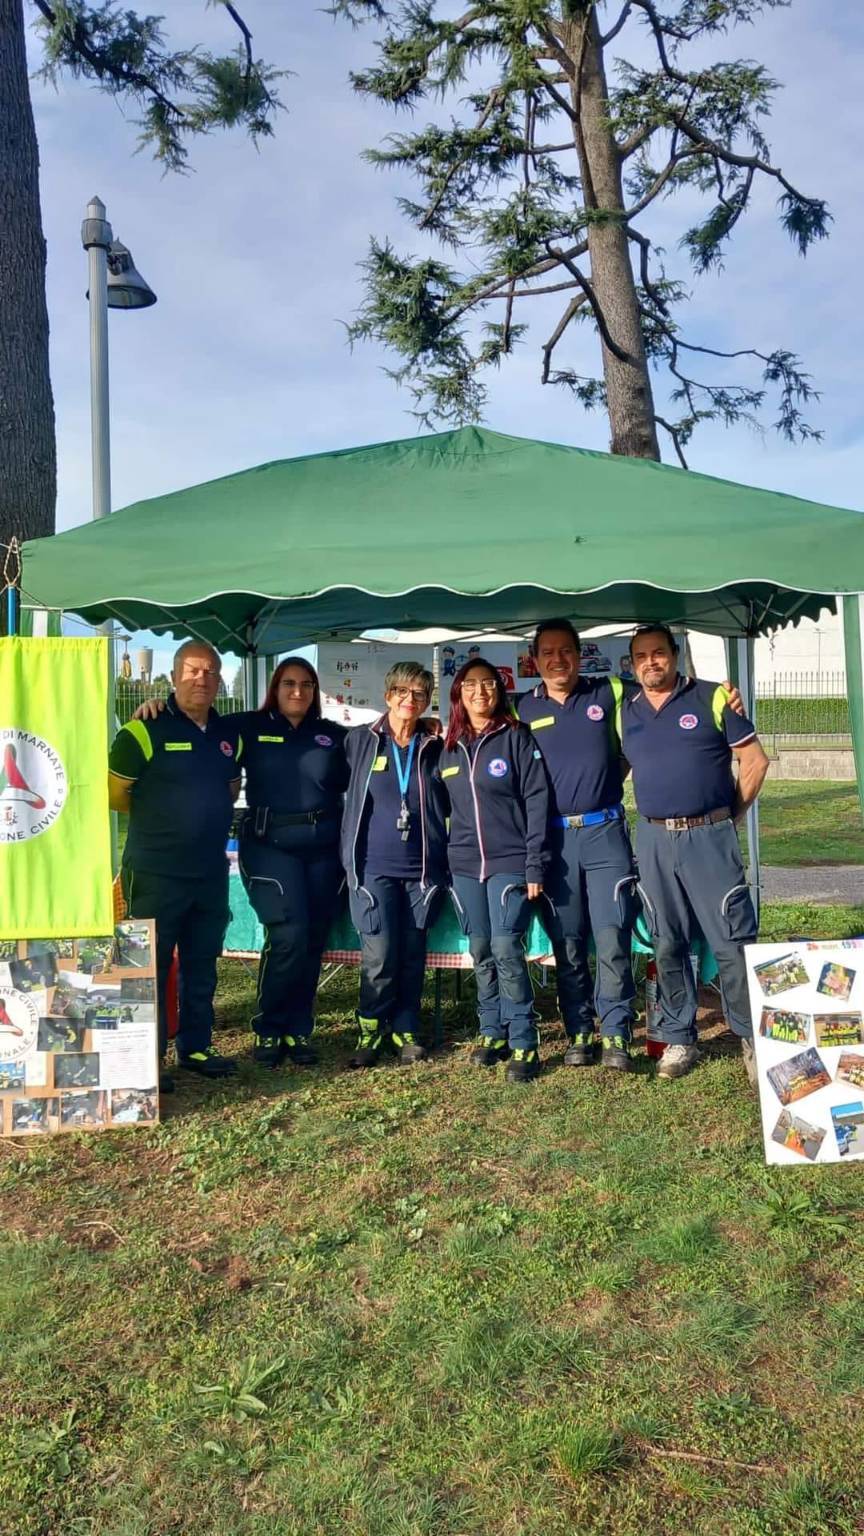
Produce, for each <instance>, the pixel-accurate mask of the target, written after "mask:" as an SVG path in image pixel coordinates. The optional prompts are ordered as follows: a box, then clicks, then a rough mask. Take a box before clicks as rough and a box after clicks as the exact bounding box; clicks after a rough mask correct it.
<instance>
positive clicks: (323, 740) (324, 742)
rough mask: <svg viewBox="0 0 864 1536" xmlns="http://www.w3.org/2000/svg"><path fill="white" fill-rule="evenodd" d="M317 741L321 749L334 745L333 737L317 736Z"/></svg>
mask: <svg viewBox="0 0 864 1536" xmlns="http://www.w3.org/2000/svg"><path fill="white" fill-rule="evenodd" d="M315 740H316V742H317V743H318V746H319V747H332V745H333V737H332V736H316V737H315Z"/></svg>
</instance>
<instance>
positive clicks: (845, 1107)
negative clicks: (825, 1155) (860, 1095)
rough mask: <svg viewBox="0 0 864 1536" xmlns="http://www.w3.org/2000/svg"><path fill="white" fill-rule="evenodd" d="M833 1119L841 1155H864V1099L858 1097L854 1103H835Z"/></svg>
mask: <svg viewBox="0 0 864 1536" xmlns="http://www.w3.org/2000/svg"><path fill="white" fill-rule="evenodd" d="M831 1119H832V1121H833V1122H834V1135H835V1136H836V1137H837V1150H838V1152H839V1153H840V1156H841V1157H861V1156H862V1155H864V1101H862V1100H861V1099H856V1100H855V1101H854V1102H853V1103H852V1104H833V1105H832V1106H831Z"/></svg>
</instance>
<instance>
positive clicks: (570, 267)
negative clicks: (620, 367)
mask: <svg viewBox="0 0 864 1536" xmlns="http://www.w3.org/2000/svg"><path fill="white" fill-rule="evenodd" d="M546 249H547V251H548V252H549V254H550V256H555V257H557V259H558V261H560V262H561V263H562V264H563V265H564V266H565V267H566V268H567V271H568V272H572V274H573V276H574V277H575V278H576V281H577V282H578V283H579V285H580V287H581V288H582V291H583V293H584V294H585V297H586V299H587V300H588V303H589V304H590V305H591V310H592V313H593V315H594V319H595V320H596V321H597V329H598V330H599V332H600V335H601V336H602V338H603V342H604V344H605V346H606V347H608V349H609V351H610V352H611V353H612V355H613V357H617V359H618V361H619V362H620V363H630V362H632V361H633V359H632V358H631V356H630V353H629V352H625V351H624V348H623V347H619V345H618V343H617V341H615V340H614V339H613V337H612V335H611V333H610V331H609V327H608V325H607V324H606V316H605V315H604V313H603V310H602V307H601V305H600V300H599V299H598V297H597V295H596V293H595V292H594V287H593V285H592V283H591V280H590V278H587V277H586V276H585V274H584V272H580V270H579V268H578V267H577V266H576V264H575V262H573V261H570V260H569V259H568V258H567V256H566V255H565V253H564V252H563V251H557V250H556V249H555V247H554V246H552V245H550V244H549V241H548V240H547V241H546Z"/></svg>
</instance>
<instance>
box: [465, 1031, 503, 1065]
mask: <svg viewBox="0 0 864 1536" xmlns="http://www.w3.org/2000/svg"><path fill="white" fill-rule="evenodd" d="M509 1055H510V1047H509V1046H508V1044H507V1041H506V1040H499V1038H498V1036H497V1035H481V1036H480V1039H479V1041H478V1042H477V1044H476V1045H475V1047H474V1049H473V1051H472V1052H471V1055H470V1056H469V1057H468V1060H469V1061H470V1063H471V1065H472V1066H473V1067H497V1065H498V1063H499V1061H506V1060H507V1058H508V1056H509Z"/></svg>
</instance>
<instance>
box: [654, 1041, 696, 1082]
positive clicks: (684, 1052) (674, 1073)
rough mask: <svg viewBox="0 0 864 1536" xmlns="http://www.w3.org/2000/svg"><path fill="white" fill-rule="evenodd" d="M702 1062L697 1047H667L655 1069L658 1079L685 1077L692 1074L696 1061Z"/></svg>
mask: <svg viewBox="0 0 864 1536" xmlns="http://www.w3.org/2000/svg"><path fill="white" fill-rule="evenodd" d="M701 1060H702V1052H701V1051H700V1049H699V1047H698V1045H667V1047H666V1049H665V1051H664V1052H663V1055H662V1056H661V1057H660V1065H659V1067H658V1068H657V1076H658V1077H669V1078H671V1077H686V1075H687V1073H688V1072H692V1071H693V1068H694V1067H695V1065H696V1063H697V1061H701Z"/></svg>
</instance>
